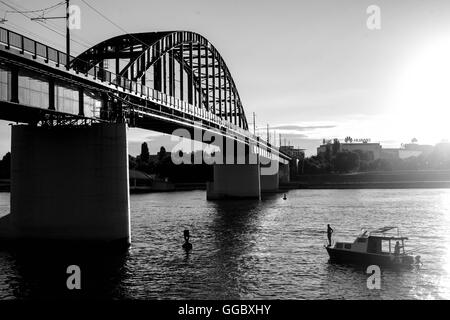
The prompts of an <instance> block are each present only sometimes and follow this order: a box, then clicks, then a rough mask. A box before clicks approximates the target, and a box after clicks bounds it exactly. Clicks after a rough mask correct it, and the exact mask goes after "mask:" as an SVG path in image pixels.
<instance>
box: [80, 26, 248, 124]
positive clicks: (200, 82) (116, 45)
mask: <svg viewBox="0 0 450 320" xmlns="http://www.w3.org/2000/svg"><path fill="white" fill-rule="evenodd" d="M119 59H126V60H127V61H126V65H125V66H124V67H122V68H121V67H120V62H119ZM106 60H115V65H116V66H115V68H116V70H115V73H116V74H118V75H119V76H122V77H126V78H128V79H129V80H132V81H137V82H141V84H143V85H147V83H148V82H152V83H153V89H155V90H159V91H163V92H164V93H166V94H168V95H171V96H175V95H176V84H175V82H176V78H177V73H178V83H179V87H178V89H179V90H178V91H179V93H178V98H181V99H182V100H187V101H188V102H189V103H191V104H196V105H198V106H200V107H202V108H205V109H207V110H209V111H211V112H213V113H215V114H216V115H218V116H220V117H221V118H223V119H224V120H227V121H229V122H232V123H234V124H236V125H238V126H239V127H241V128H243V129H245V130H248V122H247V119H246V116H245V111H244V108H243V106H242V102H241V99H240V97H239V93H238V90H237V88H236V85H235V82H234V80H233V78H232V76H231V73H230V71H229V69H228V67H227V65H226V63H225V61H224V60H223V58H222V57H221V55H220V54H219V52H218V51H217V50H216V49H215V47H214V46H213V45H212V44H211V43H210V42H209V41H208V40H207V39H206V38H204V37H203V36H201V35H200V34H197V33H194V32H189V31H169V32H149V33H135V34H126V35H121V36H117V37H113V38H110V39H108V40H105V41H103V42H101V43H99V44H97V45H95V46H94V47H92V48H90V49H88V50H86V51H85V52H83V53H82V54H80V55H79V56H78V57H76V58H75V59H74V60H73V61H72V67H73V68H74V69H75V70H77V71H80V72H85V73H87V72H88V71H89V70H91V69H92V68H94V67H97V68H104V65H105V61H106ZM175 62H176V63H177V64H178V72H177V71H176V67H175ZM167 65H168V68H167ZM167 69H169V70H167ZM149 70H153V81H147V80H148V79H146V74H147V71H149ZM184 78H187V81H185V80H184ZM185 82H187V83H185ZM184 90H187V97H185V95H184Z"/></svg>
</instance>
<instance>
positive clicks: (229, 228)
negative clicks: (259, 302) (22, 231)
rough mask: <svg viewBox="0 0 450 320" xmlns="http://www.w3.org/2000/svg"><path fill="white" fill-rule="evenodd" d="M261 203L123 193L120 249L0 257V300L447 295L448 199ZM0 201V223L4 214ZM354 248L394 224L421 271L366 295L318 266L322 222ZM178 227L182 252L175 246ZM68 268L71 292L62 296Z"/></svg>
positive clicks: (361, 197)
mask: <svg viewBox="0 0 450 320" xmlns="http://www.w3.org/2000/svg"><path fill="white" fill-rule="evenodd" d="M282 196H283V195H282V194H278V195H271V196H269V197H266V198H265V199H263V201H234V202H226V201H217V202H213V201H206V200H205V194H204V192H202V191H192V192H175V193H157V194H146V195H133V196H132V198H131V208H132V233H133V235H132V242H133V245H132V247H131V248H130V249H129V251H128V252H124V253H122V254H119V253H110V252H109V253H108V252H104V251H102V250H91V252H89V253H86V252H79V251H77V250H73V249H68V248H64V249H63V250H61V249H55V248H50V247H44V248H40V249H39V251H31V252H30V251H28V252H24V251H12V252H11V251H4V250H3V251H0V270H1V272H0V299H11V298H64V299H66V298H69V299H71V298H108V299H109V298H113V299H124V298H132V299H156V298H162V299H182V298H193V299H205V298H208V299H242V298H247V299H261V298H266V299H271V298H277V299H360V298H362V299H404V298H419V299H440V298H450V249H449V247H448V246H447V244H448V243H449V240H450V190H446V189H442V190H437V189H434V190H419V189H414V190H294V191H290V192H289V193H288V194H287V200H282ZM8 202H9V195H8V194H5V193H0V216H2V215H4V214H6V213H7V212H8V211H9V208H8ZM327 223H330V224H331V225H332V227H333V228H334V229H335V231H336V232H335V237H336V238H340V239H341V240H353V237H354V235H356V234H357V233H359V231H360V229H361V228H362V227H366V228H376V227H381V226H384V225H398V226H400V228H401V231H402V232H403V233H404V235H407V236H409V237H410V240H409V242H408V243H407V246H409V247H411V248H412V247H416V248H420V250H419V251H416V253H417V254H420V255H421V257H422V261H423V262H424V265H423V267H422V268H420V269H418V268H414V269H412V270H408V271H395V270H382V279H381V290H369V289H367V286H366V281H367V277H368V275H367V274H366V273H365V270H364V269H362V268H357V267H349V266H340V265H334V264H330V263H328V256H327V253H326V251H325V250H324V248H323V245H324V244H325V241H326V236H325V230H326V224H327ZM184 229H189V230H190V234H191V239H190V242H191V243H192V244H193V250H192V251H191V252H189V253H186V252H185V251H184V250H183V249H182V247H181V246H182V244H183V241H184V240H183V230H184ZM69 265H79V266H80V268H81V276H82V277H81V278H82V290H81V291H69V290H67V289H66V279H67V277H68V275H67V274H66V268H67V267H68V266H69Z"/></svg>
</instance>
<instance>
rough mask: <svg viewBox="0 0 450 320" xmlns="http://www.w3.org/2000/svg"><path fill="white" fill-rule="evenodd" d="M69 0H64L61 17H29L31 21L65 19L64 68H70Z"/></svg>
mask: <svg viewBox="0 0 450 320" xmlns="http://www.w3.org/2000/svg"><path fill="white" fill-rule="evenodd" d="M69 8H70V0H66V15H65V16H63V17H44V16H42V17H37V18H30V19H31V20H32V21H37V20H39V21H40V20H51V19H66V69H67V70H69V69H70V28H69V18H70V12H69Z"/></svg>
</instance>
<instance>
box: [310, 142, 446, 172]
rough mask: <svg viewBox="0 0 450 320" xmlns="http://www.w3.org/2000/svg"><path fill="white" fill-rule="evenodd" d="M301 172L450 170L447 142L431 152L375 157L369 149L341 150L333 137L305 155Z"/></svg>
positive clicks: (438, 145)
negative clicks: (319, 149) (323, 147)
mask: <svg viewBox="0 0 450 320" xmlns="http://www.w3.org/2000/svg"><path fill="white" fill-rule="evenodd" d="M301 165H302V167H303V170H302V172H303V174H326V173H350V172H368V171H369V172H370V171H399V170H450V144H449V143H439V144H437V145H436V146H434V148H433V149H432V151H431V152H427V153H422V154H420V155H419V156H413V157H409V158H406V159H398V158H392V159H385V158H379V159H374V155H373V153H372V152H370V151H362V150H355V151H346V150H344V151H341V150H340V142H339V140H338V139H334V140H333V142H332V143H328V144H326V150H325V152H323V153H321V154H319V155H317V156H312V157H308V158H305V159H304V161H303V163H302V164H301Z"/></svg>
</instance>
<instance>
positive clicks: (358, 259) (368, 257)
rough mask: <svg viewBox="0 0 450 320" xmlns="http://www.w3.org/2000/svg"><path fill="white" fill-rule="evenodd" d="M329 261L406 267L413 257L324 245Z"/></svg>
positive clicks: (412, 261)
mask: <svg viewBox="0 0 450 320" xmlns="http://www.w3.org/2000/svg"><path fill="white" fill-rule="evenodd" d="M325 248H326V249H327V252H328V255H329V256H330V262H334V263H343V264H354V265H363V266H366V265H378V266H389V267H407V266H411V265H413V264H414V258H413V257H412V256H408V255H398V256H395V255H392V254H373V253H366V252H357V251H350V250H344V249H336V248H331V247H325Z"/></svg>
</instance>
